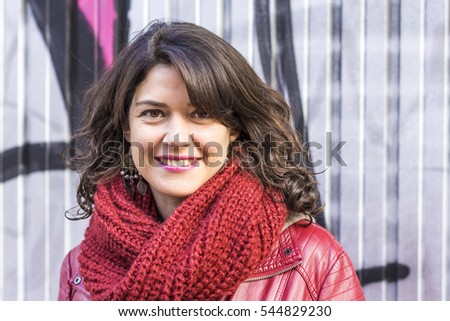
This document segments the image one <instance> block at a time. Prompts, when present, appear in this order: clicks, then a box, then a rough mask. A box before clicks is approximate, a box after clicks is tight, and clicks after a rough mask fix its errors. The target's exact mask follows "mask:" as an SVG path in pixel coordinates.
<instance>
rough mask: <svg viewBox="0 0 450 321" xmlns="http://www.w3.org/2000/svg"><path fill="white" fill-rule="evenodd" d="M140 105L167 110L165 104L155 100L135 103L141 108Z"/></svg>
mask: <svg viewBox="0 0 450 321" xmlns="http://www.w3.org/2000/svg"><path fill="white" fill-rule="evenodd" d="M141 105H150V106H155V107H164V108H168V106H167V104H165V103H163V102H159V101H156V100H151V99H145V100H140V101H137V102H136V106H141Z"/></svg>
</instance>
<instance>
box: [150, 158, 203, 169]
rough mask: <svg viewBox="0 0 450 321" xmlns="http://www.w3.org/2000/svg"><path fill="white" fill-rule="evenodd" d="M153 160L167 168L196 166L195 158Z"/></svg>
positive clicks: (196, 160)
mask: <svg viewBox="0 0 450 321" xmlns="http://www.w3.org/2000/svg"><path fill="white" fill-rule="evenodd" d="M155 160H156V161H157V162H158V163H160V164H161V165H163V166H169V167H191V166H196V165H197V164H198V159H197V158H176V157H155Z"/></svg>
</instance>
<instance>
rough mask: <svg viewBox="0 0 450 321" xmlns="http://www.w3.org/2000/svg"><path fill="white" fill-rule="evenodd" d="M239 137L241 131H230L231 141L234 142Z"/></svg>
mask: <svg viewBox="0 0 450 321" xmlns="http://www.w3.org/2000/svg"><path fill="white" fill-rule="evenodd" d="M238 137H239V133H238V132H237V131H235V130H231V133H230V143H231V142H234V141H235V140H236V139H237V138H238Z"/></svg>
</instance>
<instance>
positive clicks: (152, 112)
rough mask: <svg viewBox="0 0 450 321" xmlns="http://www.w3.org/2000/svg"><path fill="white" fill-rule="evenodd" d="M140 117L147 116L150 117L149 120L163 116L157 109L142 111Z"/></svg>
mask: <svg viewBox="0 0 450 321" xmlns="http://www.w3.org/2000/svg"><path fill="white" fill-rule="evenodd" d="M142 116H148V117H151V118H157V117H161V116H164V114H163V113H162V111H161V110H159V109H149V110H146V111H144V112H143V113H142Z"/></svg>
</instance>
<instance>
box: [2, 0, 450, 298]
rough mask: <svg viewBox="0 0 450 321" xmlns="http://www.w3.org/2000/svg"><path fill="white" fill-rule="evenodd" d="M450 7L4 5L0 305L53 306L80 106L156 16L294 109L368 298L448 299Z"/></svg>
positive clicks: (413, 0)
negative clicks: (206, 39) (196, 35)
mask: <svg viewBox="0 0 450 321" xmlns="http://www.w3.org/2000/svg"><path fill="white" fill-rule="evenodd" d="M449 7H450V1H448V0H403V1H401V0H290V1H289V0H165V1H163V0H149V1H147V0H130V1H127V0H123V1H114V0H58V1H54V0H53V1H50V0H20V1H6V0H0V300H55V299H56V296H57V292H58V279H59V268H60V264H61V260H62V258H63V256H64V254H65V253H66V252H67V251H68V250H69V249H70V248H72V247H73V246H75V245H76V244H77V243H78V242H79V241H80V240H81V239H82V237H83V231H84V228H85V227H86V224H87V222H86V221H69V220H67V219H66V218H65V217H64V212H65V210H67V209H70V208H72V207H73V206H75V205H76V201H75V190H76V184H77V175H76V173H73V172H71V171H69V170H67V169H64V166H63V164H62V162H61V160H60V157H59V156H60V153H61V151H62V150H63V149H64V147H65V146H67V145H68V144H70V136H71V133H72V132H73V131H74V130H76V128H78V126H79V117H80V114H81V106H80V103H79V99H80V95H81V93H82V91H83V89H84V88H86V86H88V85H89V84H90V83H91V82H92V81H93V80H95V79H96V77H98V75H99V73H100V72H101V70H103V69H104V68H107V66H108V65H109V64H110V62H111V61H112V59H114V56H115V55H116V54H117V52H118V51H119V50H120V48H121V46H123V44H124V43H126V42H127V41H129V40H130V39H132V38H133V36H134V35H135V34H136V32H137V31H138V30H139V29H141V28H142V27H144V26H145V25H146V24H147V23H148V22H150V21H151V20H153V19H155V18H161V17H166V18H174V19H180V20H185V21H190V22H195V23H198V24H201V25H203V26H204V27H206V28H208V29H210V30H211V31H213V32H216V33H217V34H219V35H220V36H222V37H224V38H225V39H226V40H228V41H229V42H230V43H231V44H232V45H234V46H235V47H236V48H237V49H238V50H239V51H240V52H241V53H242V54H243V55H244V56H245V57H246V58H247V59H248V61H249V62H250V63H251V64H252V65H253V66H254V68H255V70H256V71H257V72H258V73H259V74H260V75H261V77H263V78H264V79H266V81H267V82H269V83H270V84H271V85H273V86H274V87H275V88H277V89H278V90H280V91H281V92H282V93H283V94H284V95H285V97H286V98H287V99H288V100H289V102H290V104H291V105H292V108H293V110H294V114H295V119H294V122H295V125H296V127H297V128H298V130H299V131H300V132H302V133H303V134H304V137H305V140H306V141H308V142H309V146H310V148H311V152H312V161H313V163H314V164H315V167H314V170H315V172H316V173H317V177H318V180H319V182H320V190H321V193H322V199H323V202H324V203H325V205H326V211H325V214H324V217H323V218H321V219H320V222H321V224H323V225H325V226H326V227H327V228H328V229H329V230H330V231H331V232H332V233H333V234H334V235H335V236H336V237H337V238H338V239H339V241H340V242H341V243H342V244H343V246H344V248H345V249H346V250H347V251H348V253H349V254H350V256H351V258H352V260H353V262H354V265H355V268H356V269H357V271H358V273H359V276H360V280H361V282H362V284H363V285H364V291H365V293H366V296H367V298H368V299H369V300H448V298H449V290H450V282H449V277H448V276H447V275H448V272H449V268H450V256H449V244H450V235H449V224H450V222H449V214H450V209H449V195H450V192H449V181H450V174H449V162H450V147H449V145H450V142H449V138H450V113H449V19H450V17H449V15H450V11H449V10H450V8H449Z"/></svg>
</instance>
